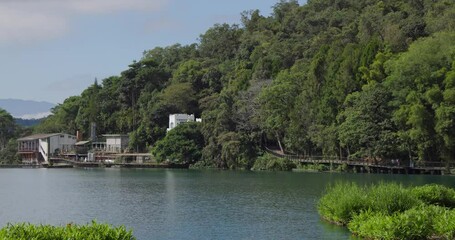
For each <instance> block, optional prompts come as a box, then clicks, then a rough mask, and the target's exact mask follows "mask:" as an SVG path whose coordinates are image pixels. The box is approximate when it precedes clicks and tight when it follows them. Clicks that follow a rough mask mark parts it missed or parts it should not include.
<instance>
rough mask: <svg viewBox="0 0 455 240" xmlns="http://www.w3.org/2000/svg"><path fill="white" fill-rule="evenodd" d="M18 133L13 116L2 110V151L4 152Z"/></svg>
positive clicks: (0, 114)
mask: <svg viewBox="0 0 455 240" xmlns="http://www.w3.org/2000/svg"><path fill="white" fill-rule="evenodd" d="M15 133H16V123H15V122H14V118H13V116H11V114H9V113H8V112H7V111H5V110H4V109H1V108H0V150H3V149H4V148H5V147H6V146H7V143H8V141H9V140H10V139H11V138H12V137H14V135H15Z"/></svg>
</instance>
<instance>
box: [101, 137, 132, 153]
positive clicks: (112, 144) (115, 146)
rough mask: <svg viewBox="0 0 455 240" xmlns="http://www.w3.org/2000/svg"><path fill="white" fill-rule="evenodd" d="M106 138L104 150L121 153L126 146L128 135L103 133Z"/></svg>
mask: <svg viewBox="0 0 455 240" xmlns="http://www.w3.org/2000/svg"><path fill="white" fill-rule="evenodd" d="M103 137H105V138H106V152H112V153H121V152H123V151H124V150H125V149H127V148H128V144H129V141H130V139H129V137H128V135H125V134H104V135H103Z"/></svg>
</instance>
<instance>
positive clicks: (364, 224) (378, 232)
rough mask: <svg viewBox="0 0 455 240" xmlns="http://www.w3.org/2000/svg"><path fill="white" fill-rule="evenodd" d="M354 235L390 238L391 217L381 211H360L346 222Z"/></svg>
mask: <svg viewBox="0 0 455 240" xmlns="http://www.w3.org/2000/svg"><path fill="white" fill-rule="evenodd" d="M348 228H349V230H350V231H351V232H352V233H354V234H355V235H357V236H359V237H363V238H371V239H392V238H393V234H392V229H393V217H392V216H389V215H387V214H385V213H383V212H373V211H371V210H368V211H362V212H361V213H360V214H357V215H355V216H353V218H352V220H351V221H350V222H349V224H348Z"/></svg>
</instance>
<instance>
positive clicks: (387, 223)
mask: <svg viewBox="0 0 455 240" xmlns="http://www.w3.org/2000/svg"><path fill="white" fill-rule="evenodd" d="M449 213H450V211H448V210H447V209H445V208H442V207H439V206H432V205H430V206H428V205H420V206H418V207H415V208H412V209H409V210H407V211H405V212H401V213H400V212H397V213H395V214H392V215H388V214H386V213H383V212H374V211H365V212H362V213H360V214H358V215H356V216H354V217H353V218H352V221H351V222H349V224H348V228H349V230H350V231H351V232H353V233H354V234H356V235H358V236H359V237H363V238H368V239H429V238H443V239H453V232H454V230H453V229H454V225H451V226H450V224H447V223H442V221H444V220H447V219H445V218H443V217H442V216H450V215H449ZM438 224H439V225H438ZM436 228H439V229H438V230H436Z"/></svg>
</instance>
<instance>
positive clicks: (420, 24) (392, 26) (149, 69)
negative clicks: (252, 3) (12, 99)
mask: <svg viewBox="0 0 455 240" xmlns="http://www.w3.org/2000/svg"><path fill="white" fill-rule="evenodd" d="M454 19H455V2H454V1H453V0H383V1H379V0H308V2H307V3H306V4H304V5H302V6H300V5H299V3H298V2H297V1H295V0H290V1H283V0H282V1H279V2H278V3H277V4H276V5H274V6H273V13H272V14H271V15H270V16H263V15H261V13H260V12H259V11H257V10H253V11H246V12H243V13H242V14H241V24H240V25H228V24H216V25H214V26H213V27H211V28H210V29H208V30H207V31H206V32H205V33H203V34H201V35H200V38H199V41H198V42H197V43H194V44H191V45H185V46H182V45H179V44H176V45H172V46H168V47H164V48H163V47H156V48H154V49H152V50H148V51H145V52H144V53H143V57H142V59H140V60H139V61H134V62H133V63H132V64H131V65H129V66H128V67H126V70H125V71H123V72H121V74H120V75H119V76H112V77H109V78H106V79H103V80H102V81H100V82H97V81H95V83H94V84H93V85H91V86H90V87H88V88H87V89H85V90H84V91H83V92H82V93H81V95H79V96H72V97H69V98H68V99H66V100H65V101H64V102H63V103H62V104H60V105H58V106H57V107H55V108H54V109H53V111H52V112H53V114H52V115H51V116H49V117H48V118H47V119H46V120H45V121H43V122H42V123H41V124H40V125H38V126H37V127H35V128H34V131H35V132H67V133H72V134H74V133H75V132H76V130H79V131H82V132H83V133H84V136H88V135H89V133H88V131H89V125H90V123H91V122H96V123H97V126H98V130H97V132H98V133H127V134H129V135H130V139H131V142H130V147H131V149H132V150H134V151H143V152H146V151H151V150H152V148H153V146H155V145H158V146H162V148H154V150H153V152H154V153H155V154H156V155H159V156H160V158H166V155H163V154H164V153H163V152H160V149H170V148H169V146H167V145H169V144H175V142H176V141H177V142H178V141H182V142H184V141H187V142H190V143H191V144H192V145H191V148H192V149H191V156H194V158H197V159H185V160H186V161H190V162H195V161H198V163H197V164H199V165H201V166H214V167H220V168H248V169H249V168H251V166H252V165H253V163H254V160H255V159H256V158H257V157H258V156H259V155H261V154H262V149H263V147H264V146H268V147H270V148H276V149H280V150H281V151H283V152H289V153H295V154H300V155H305V156H309V155H311V156H338V157H343V158H345V157H350V158H362V159H365V160H372V159H374V160H378V161H379V160H387V159H396V158H398V159H401V160H402V161H403V162H406V161H409V160H411V159H412V160H413V161H442V162H449V161H452V162H453V161H454V160H455V159H454V158H455V20H454ZM172 113H194V114H195V115H196V116H197V117H202V119H203V123H201V124H199V125H200V126H197V127H194V128H193V129H188V128H184V127H181V128H179V129H181V131H185V132H184V133H182V134H173V135H171V136H170V137H166V139H164V137H165V136H166V128H167V125H168V116H169V114H172ZM176 131H180V130H176ZM189 132H192V133H194V134H193V135H191V134H187V133H189ZM194 136H198V137H199V139H194V138H195V137H194ZM163 141H164V142H163ZM1 144H3V145H4V144H5V143H4V142H2V143H1ZM166 144H167V145H166ZM179 144H181V143H179ZM166 146H167V147H166ZM178 149H184V147H181V148H178ZM178 149H177V150H178ZM175 156H179V154H177V153H176V154H175ZM180 156H185V158H188V155H185V154H183V155H182V154H180ZM179 160H183V159H179Z"/></svg>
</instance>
